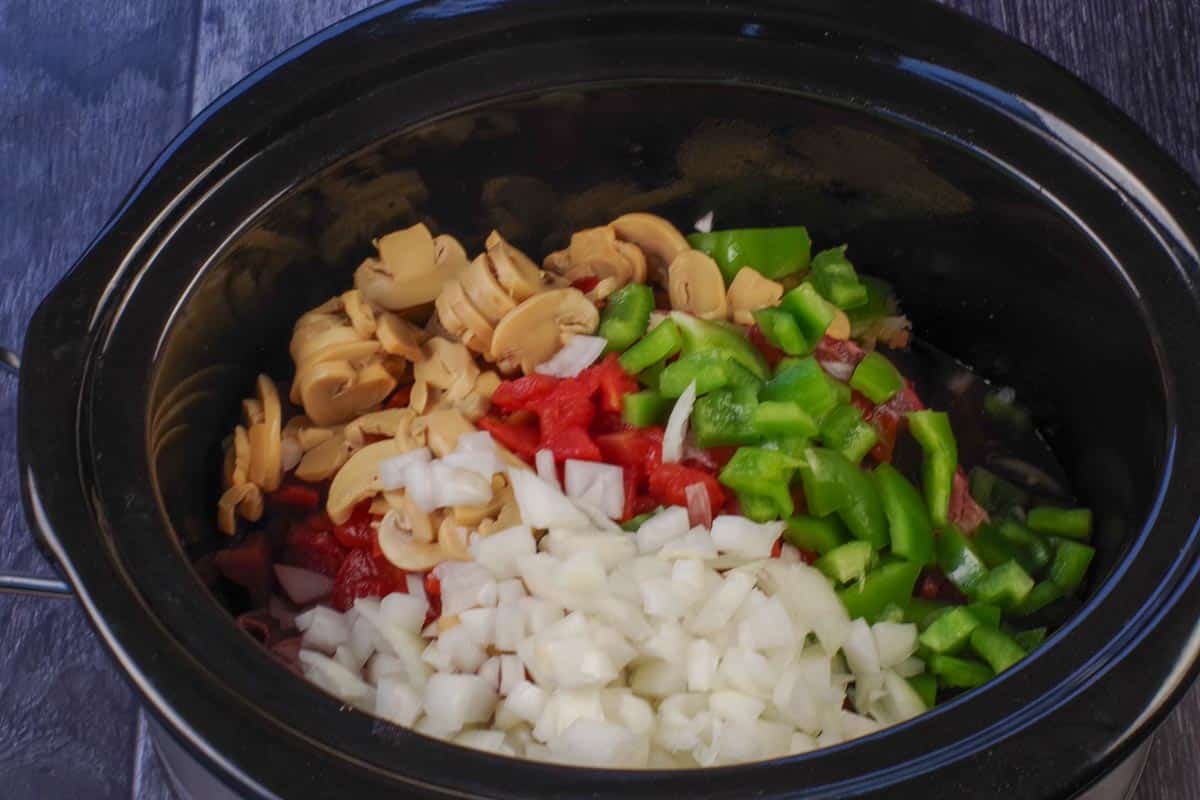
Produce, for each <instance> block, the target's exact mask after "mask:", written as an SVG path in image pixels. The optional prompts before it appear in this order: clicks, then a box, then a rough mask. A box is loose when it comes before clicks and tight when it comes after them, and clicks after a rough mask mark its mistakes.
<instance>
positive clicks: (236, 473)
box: [222, 425, 250, 489]
mask: <svg viewBox="0 0 1200 800" xmlns="http://www.w3.org/2000/svg"><path fill="white" fill-rule="evenodd" d="M222 477H223V479H224V484H223V485H224V487H225V488H226V489H231V488H233V487H234V486H240V485H241V484H243V483H246V482H247V481H249V480H250V437H249V435H247V433H246V429H245V428H244V427H242V426H241V425H238V426H237V427H236V428H234V429H233V440H232V441H231V442H230V443H229V448H228V449H227V450H226V451H225V470H224V474H223V476H222Z"/></svg>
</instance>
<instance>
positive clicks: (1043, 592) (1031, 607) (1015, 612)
mask: <svg viewBox="0 0 1200 800" xmlns="http://www.w3.org/2000/svg"><path fill="white" fill-rule="evenodd" d="M1063 596H1064V594H1063V590H1062V589H1060V588H1059V587H1058V584H1057V583H1055V582H1054V581H1048V580H1047V581H1041V582H1040V583H1036V584H1034V586H1033V588H1032V589H1030V590H1029V594H1027V595H1025V599H1024V600H1022V601H1021V602H1020V603H1018V604H1017V605H1016V606H1014V607H1013V608H1012V609H1010V610H1009V613H1010V614H1012V616H1014V617H1028V616H1029V615H1030V614H1036V613H1037V612H1039V611H1041V610H1042V609H1043V608H1045V607H1046V606H1048V605H1050V604H1051V603H1053V602H1055V601H1056V600H1061V599H1062V598H1063Z"/></svg>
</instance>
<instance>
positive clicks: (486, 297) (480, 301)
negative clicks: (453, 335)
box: [458, 253, 517, 325]
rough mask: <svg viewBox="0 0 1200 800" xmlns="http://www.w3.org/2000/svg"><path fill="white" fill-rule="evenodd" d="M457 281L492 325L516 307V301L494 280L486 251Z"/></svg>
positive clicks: (490, 261)
mask: <svg viewBox="0 0 1200 800" xmlns="http://www.w3.org/2000/svg"><path fill="white" fill-rule="evenodd" d="M458 282H459V283H460V284H461V285H462V289H463V293H464V294H466V296H467V299H468V300H470V301H471V302H472V303H473V304H474V305H475V308H477V309H478V310H479V313H480V314H482V315H483V316H484V317H486V318H487V320H488V321H489V322H490V323H492V324H493V325H495V324H496V323H497V322H499V321H500V320H501V319H502V318H503V317H504V315H505V314H507V313H508V312H509V311H512V310H513V309H514V308H516V307H517V303H516V301H515V300H513V299H512V298H511V297H509V296H508V293H507V292H505V291H504V287H503V286H501V285H500V283H499V281H497V280H496V275H495V273H493V272H492V260H491V258H490V257H488V254H487V253H481V254H480V255H479V256H478V257H477V258H476V259H475V260H474V261H472V262H471V266H469V267H467V268H466V270H465V271H464V272H463V274H462V275H461V276H460V277H459V279H458Z"/></svg>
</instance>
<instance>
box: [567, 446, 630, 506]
mask: <svg viewBox="0 0 1200 800" xmlns="http://www.w3.org/2000/svg"><path fill="white" fill-rule="evenodd" d="M564 473H565V475H564V477H565V478H566V484H567V496H568V497H570V498H571V499H573V500H576V501H578V502H580V503H586V504H587V505H589V506H591V507H592V508H595V509H597V510H598V511H600V512H601V513H602V514H604V515H605V516H607V517H608V518H609V519H620V518H621V515H622V513H623V512H624V510H625V478H624V476H625V472H624V470H623V469H621V468H620V467H618V466H616V465H614V464H601V463H597V462H595V461H579V460H577V459H574V458H569V459H567V461H566V465H565V468H564Z"/></svg>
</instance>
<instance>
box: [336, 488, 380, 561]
mask: <svg viewBox="0 0 1200 800" xmlns="http://www.w3.org/2000/svg"><path fill="white" fill-rule="evenodd" d="M333 535H334V537H335V538H336V539H337V540H338V544H340V545H341V546H342V547H346V548H350V549H351V550H355V549H360V548H364V547H366V548H369V547H370V546H371V545H372V544H373V543H374V542H375V538H376V536H375V529H374V528H372V527H371V501H370V500H364V501H363V502H361V503H359V504H358V505H356V506H355V507H354V511H353V512H351V514H350V519H348V520H346V521H345V522H343V523H342V524H341V525H336V526H334V528H333Z"/></svg>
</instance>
